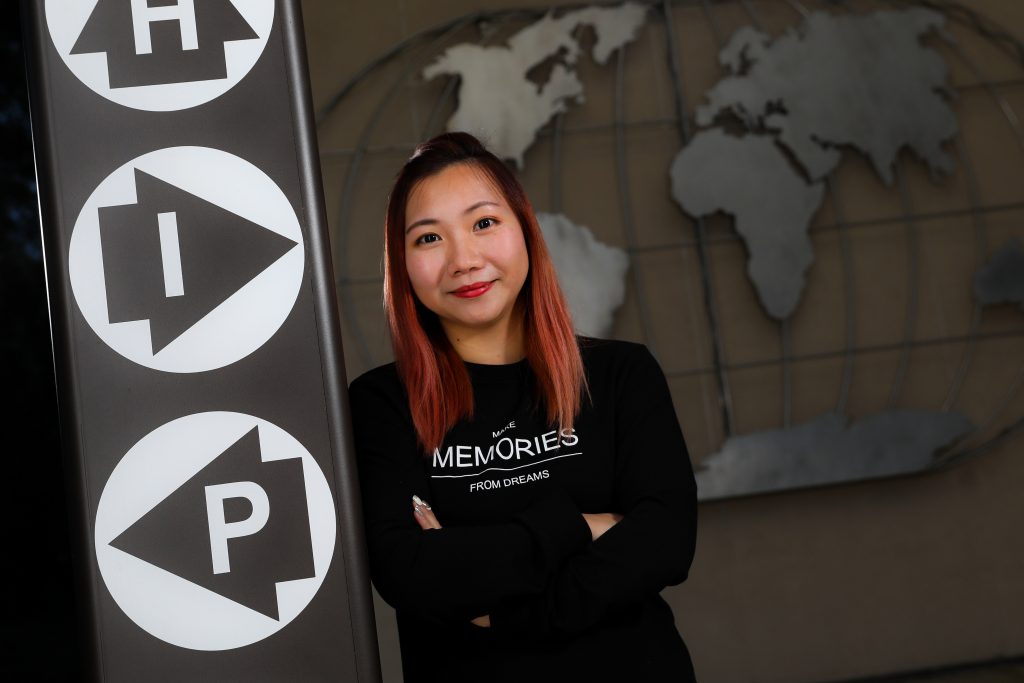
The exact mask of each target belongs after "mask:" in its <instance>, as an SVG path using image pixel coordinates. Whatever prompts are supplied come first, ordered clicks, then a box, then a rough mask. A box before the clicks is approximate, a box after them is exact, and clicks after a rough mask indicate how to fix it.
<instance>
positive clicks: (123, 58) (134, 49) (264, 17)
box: [46, 0, 274, 111]
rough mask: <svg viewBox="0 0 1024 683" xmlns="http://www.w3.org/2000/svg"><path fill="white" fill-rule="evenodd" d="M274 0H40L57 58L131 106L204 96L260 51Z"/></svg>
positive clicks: (163, 106)
mask: <svg viewBox="0 0 1024 683" xmlns="http://www.w3.org/2000/svg"><path fill="white" fill-rule="evenodd" d="M273 23H274V0H171V1H170V2H163V3H161V4H159V5H155V6H154V4H153V3H151V2H150V0H46V24H47V26H48V27H49V30H50V37H51V39H52V40H53V44H54V47H56V49H57V52H58V53H59V54H60V56H61V59H63V60H64V63H65V64H67V66H68V68H69V69H70V70H71V72H72V73H74V74H75V76H77V77H78V79H79V80H80V81H82V83H84V84H85V85H87V86H88V87H89V88H90V89H91V90H93V91H94V92H96V93H97V94H99V95H102V96H103V97H105V98H107V99H108V100H111V101H113V102H117V103H118V104H122V105H124V106H126V107H131V108H132V109H143V110H147V111H177V110H179V109H188V108H190V107H195V106H197V105H200V104H203V103H205V102H209V101H210V100H212V99H214V98H216V97H218V96H220V95H222V94H224V93H225V92H227V91H228V90H230V89H231V88H232V87H234V86H235V84H236V83H238V82H239V81H240V80H242V78H244V77H245V75H246V74H247V73H249V70H250V69H252V67H253V65H254V64H256V61H257V60H258V59H259V57H260V55H261V54H263V49H264V48H265V47H266V45H267V38H268V37H269V36H270V31H271V28H272V26H273Z"/></svg>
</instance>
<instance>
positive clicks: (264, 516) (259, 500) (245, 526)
mask: <svg viewBox="0 0 1024 683" xmlns="http://www.w3.org/2000/svg"><path fill="white" fill-rule="evenodd" d="M228 498H245V499H246V500H248V501H249V503H250V504H251V505H252V514H250V515H249V516H248V517H247V518H245V519H243V520H240V521H238V522H227V521H225V519H224V501H225V500H227V499H228ZM206 518H207V521H208V522H209V525H210V555H211V556H212V557H213V573H214V574H224V573H227V572H230V571H231V560H230V558H229V557H228V539H231V538H239V537H241V536H252V535H253V534H255V533H258V532H259V530H260V529H262V528H263V527H264V525H266V523H267V520H268V519H270V499H269V498H267V492H266V491H264V490H263V488H262V487H261V486H260V485H259V484H255V483H253V482H251V481H236V482H232V483H230V484H214V485H211V486H207V487H206Z"/></svg>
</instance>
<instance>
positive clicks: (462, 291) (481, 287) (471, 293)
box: [452, 282, 494, 299]
mask: <svg viewBox="0 0 1024 683" xmlns="http://www.w3.org/2000/svg"><path fill="white" fill-rule="evenodd" d="M492 284H494V283H493V282H474V283H473V284H471V285H464V286H462V287H459V288H458V289H456V290H454V291H452V294H454V295H455V296H457V297H459V298H460V299H472V298H475V297H478V296H480V295H481V294H484V293H485V292H487V290H488V289H490V288H491V285H492Z"/></svg>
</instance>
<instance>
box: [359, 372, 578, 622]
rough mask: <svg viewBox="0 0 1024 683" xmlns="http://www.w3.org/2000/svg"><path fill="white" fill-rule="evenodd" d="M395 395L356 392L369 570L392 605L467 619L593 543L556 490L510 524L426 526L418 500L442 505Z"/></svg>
mask: <svg viewBox="0 0 1024 683" xmlns="http://www.w3.org/2000/svg"><path fill="white" fill-rule="evenodd" d="M389 389H391V388H390V387H388V386H387V385H384V386H382V385H381V383H380V382H372V381H364V380H362V378H360V379H357V380H356V381H355V382H353V383H352V386H351V388H350V393H349V396H350V406H351V411H352V420H353V431H354V437H355V448H356V455H357V466H358V470H359V480H360V488H361V494H362V500H363V517H364V524H365V528H366V538H367V546H368V551H369V560H370V574H371V578H372V580H373V583H374V585H375V586H376V588H377V591H378V592H379V593H380V595H381V597H382V598H384V600H385V601H386V602H387V603H388V604H390V605H391V606H392V607H394V608H396V609H403V610H409V611H410V612H411V613H415V614H416V615H417V616H419V617H421V618H425V619H430V620H434V621H468V620H469V619H472V618H474V617H478V616H481V615H484V614H488V613H489V612H490V611H491V609H493V608H494V607H496V606H497V605H498V604H499V603H500V602H501V601H502V600H507V599H515V598H517V597H521V596H524V595H529V594H536V593H537V592H539V591H541V590H543V587H544V585H545V584H546V582H547V580H548V579H549V578H550V576H551V575H552V574H553V573H554V571H555V569H556V568H557V567H558V566H559V565H560V564H561V562H563V561H564V560H565V559H566V558H567V557H569V556H570V555H572V554H575V553H578V552H580V551H582V550H583V549H584V548H586V547H587V545H588V544H589V543H590V531H589V527H588V526H587V523H586V521H585V520H584V519H583V517H582V515H581V514H580V512H579V510H578V509H577V508H576V505H575V503H574V502H573V501H572V499H571V498H570V497H569V495H568V494H566V493H564V492H562V491H560V490H559V489H557V488H555V487H547V488H544V489H543V490H541V491H538V494H537V495H536V497H534V498H533V500H532V501H531V503H530V504H529V505H528V506H527V507H526V508H525V509H523V510H522V511H521V512H520V513H519V514H517V515H515V516H513V517H512V518H511V519H510V520H509V521H508V522H506V523H502V524H489V525H480V526H452V527H444V528H441V529H431V530H424V529H421V528H420V527H419V525H418V524H417V523H416V521H415V519H414V517H413V511H412V496H413V494H417V495H419V496H420V497H421V498H426V499H427V501H428V502H431V501H433V498H432V497H431V491H430V481H429V478H428V477H427V474H426V472H425V469H424V465H423V462H422V458H423V457H424V456H423V455H422V451H421V450H420V449H419V447H418V446H417V443H416V439H415V435H414V433H413V431H412V423H411V417H410V416H409V413H408V409H407V407H405V406H404V405H402V402H404V400H405V398H404V397H405V395H404V392H400V390H398V391H399V392H400V393H401V395H400V396H398V395H395V392H394V391H392V390H389ZM438 513H439V514H438V516H439V517H440V518H441V524H442V526H443V525H444V517H443V512H441V511H438Z"/></svg>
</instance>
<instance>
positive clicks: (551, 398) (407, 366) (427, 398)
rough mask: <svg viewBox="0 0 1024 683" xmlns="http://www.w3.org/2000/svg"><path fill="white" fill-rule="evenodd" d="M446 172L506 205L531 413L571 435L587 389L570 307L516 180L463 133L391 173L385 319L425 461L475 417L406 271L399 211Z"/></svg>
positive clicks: (469, 392) (462, 378) (458, 365)
mask: <svg viewBox="0 0 1024 683" xmlns="http://www.w3.org/2000/svg"><path fill="white" fill-rule="evenodd" d="M453 164H469V165H472V166H474V167H475V168H476V169H478V170H479V171H481V172H483V173H484V175H485V176H486V177H487V178H488V179H489V180H490V181H491V183H492V184H493V185H494V186H495V188H496V189H497V190H499V191H500V192H501V194H502V195H503V196H504V198H505V201H506V202H507V203H508V205H509V207H510V208H511V209H512V212H513V213H514V214H515V217H516V219H517V220H518V221H519V225H521V226H522V229H523V237H524V238H525V242H526V252H527V255H528V257H529V264H530V267H529V273H528V274H527V276H526V282H525V283H524V284H523V288H522V289H521V290H520V292H519V298H518V299H517V302H516V303H517V307H518V308H519V310H520V311H521V312H522V320H523V344H524V347H525V350H526V358H527V360H528V362H529V365H530V369H531V370H532V371H533V374H534V376H535V377H536V387H537V393H538V396H536V397H535V398H536V400H537V404H538V407H542V408H543V410H544V411H545V412H546V416H547V419H548V422H549V423H550V424H556V423H557V424H558V427H559V430H563V429H570V428H571V427H572V424H573V421H574V419H575V417H576V415H577V414H578V413H579V410H580V403H581V401H582V395H583V392H584V390H585V389H586V378H585V376H584V372H583V361H582V359H581V357H580V350H579V346H578V345H577V342H576V336H575V333H574V332H573V326H572V319H571V316H570V315H569V307H568V305H567V304H566V302H565V297H564V296H563V295H562V290H561V288H560V287H559V286H558V278H557V276H556V275H555V268H554V266H553V265H552V263H551V257H550V256H549V254H548V249H547V246H546V245H545V244H544V237H543V235H542V234H541V231H540V226H539V225H538V224H537V217H536V216H535V215H534V213H533V206H532V205H531V204H530V200H529V199H528V198H527V196H526V192H525V191H524V190H523V187H522V185H520V183H519V180H518V179H517V178H516V176H515V174H514V173H513V172H512V171H511V170H510V169H509V168H508V167H507V166H506V165H505V164H504V163H503V162H502V161H501V160H500V159H498V157H496V156H495V155H494V154H492V153H491V152H489V151H488V150H487V149H486V148H485V147H484V146H483V145H482V144H481V143H480V141H479V140H477V139H476V138H475V137H473V136H472V135H469V134H468V133H444V134H442V135H438V136H437V137H435V138H432V139H431V140H428V141H427V142H424V143H422V144H420V145H419V146H417V147H416V150H415V151H414V152H413V154H412V156H411V157H409V159H408V161H406V162H405V165H404V166H402V169H401V170H400V171H399V172H398V176H397V177H396V178H395V182H394V185H393V186H392V188H391V193H390V195H389V196H388V206H387V213H386V215H385V218H384V310H385V313H386V315H387V321H388V326H389V327H390V329H391V344H392V346H393V347H394V352H395V364H396V366H397V368H398V375H399V377H400V378H401V380H402V383H403V384H404V385H405V390H406V394H407V396H408V400H409V409H410V411H411V412H412V421H413V425H414V427H415V428H416V435H417V437H418V440H419V443H420V445H421V446H422V447H423V449H424V452H425V453H431V452H432V451H433V450H434V449H435V448H438V447H440V445H441V442H442V441H443V440H444V436H445V434H447V433H448V430H450V429H451V428H452V427H453V426H455V424H456V423H457V422H458V421H460V420H462V419H471V418H472V417H473V385H472V384H471V382H470V379H469V372H468V371H467V370H466V365H465V363H464V362H463V361H462V358H460V357H459V355H458V353H456V351H455V348H454V347H453V346H452V344H451V342H449V341H448V337H447V336H446V335H445V333H444V330H443V329H442V327H441V324H440V321H439V320H438V317H437V315H436V314H435V313H433V312H432V311H431V310H429V309H428V308H427V307H426V306H424V305H423V304H422V303H421V302H420V301H419V300H418V299H417V298H416V295H415V293H414V292H413V289H412V283H411V282H410V281H409V273H408V270H407V269H406V264H405V239H406V235H405V220H406V216H405V209H406V205H407V204H408V201H409V196H410V195H411V194H412V191H413V189H415V187H416V185H417V184H418V183H419V182H420V181H422V180H424V179H425V178H429V177H430V176H433V175H435V174H436V173H439V172H440V171H442V170H443V169H445V168H447V167H449V166H451V165H453Z"/></svg>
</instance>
